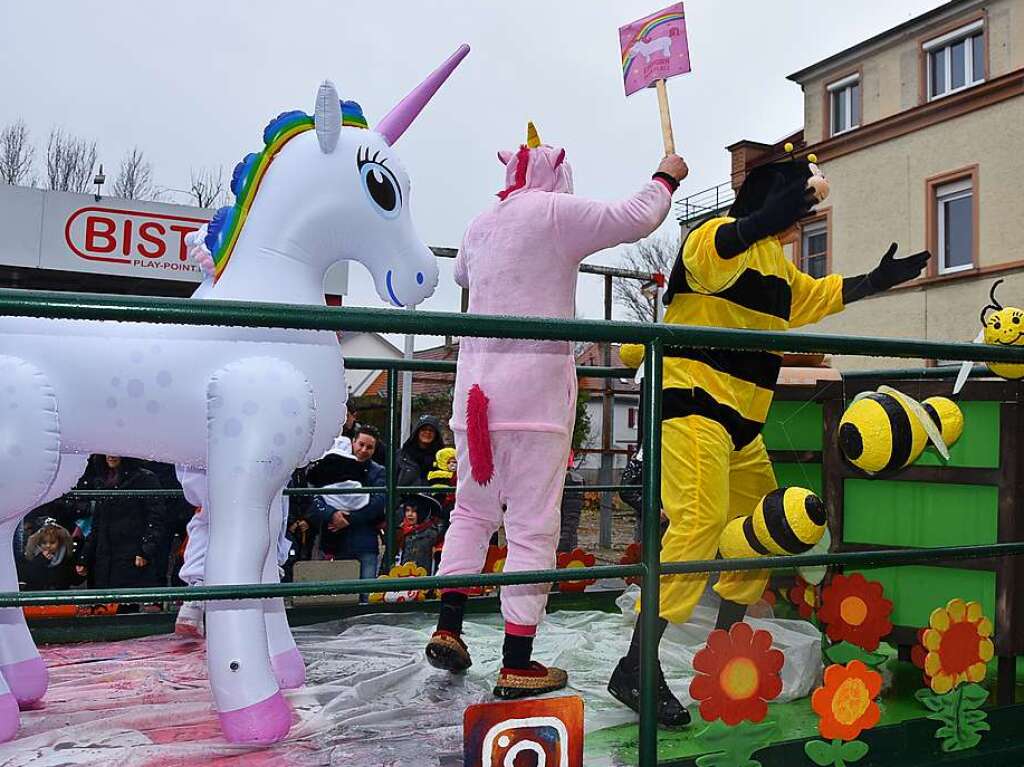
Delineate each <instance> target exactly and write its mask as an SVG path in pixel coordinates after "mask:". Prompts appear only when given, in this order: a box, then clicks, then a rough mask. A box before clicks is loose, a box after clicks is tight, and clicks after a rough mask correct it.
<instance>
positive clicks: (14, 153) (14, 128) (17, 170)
mask: <svg viewBox="0 0 1024 767" xmlns="http://www.w3.org/2000/svg"><path fill="white" fill-rule="evenodd" d="M35 156H36V150H35V149H34V148H33V147H32V144H31V143H30V142H29V138H28V126H26V125H25V121H24V120H18V121H17V122H14V123H11V124H10V125H8V126H7V127H5V128H4V129H3V131H0V181H3V182H4V183H7V184H19V185H22V186H26V185H27V186H35V185H36V180H37V179H36V177H35V175H30V174H32V161H33V160H35Z"/></svg>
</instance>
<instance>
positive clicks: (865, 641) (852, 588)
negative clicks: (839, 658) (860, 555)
mask: <svg viewBox="0 0 1024 767" xmlns="http://www.w3.org/2000/svg"><path fill="white" fill-rule="evenodd" d="M891 614H892V602H890V601H889V600H888V599H886V598H885V597H884V596H882V584H881V583H878V582H877V581H869V580H866V579H865V578H864V576H863V575H861V574H860V573H854V574H853V575H848V576H847V575H836V576H834V577H833V578H832V583H830V584H829V585H828V586H826V587H825V590H824V591H823V592H822V595H821V608H820V609H819V610H818V619H819V620H821V622H822V623H824V624H825V632H826V633H827V634H828V638H829V639H831V640H832V641H833V642H844V641H845V642H849V643H851V644H855V645H857V646H858V647H860V648H862V649H864V650H867V651H868V652H874V651H875V650H877V649H878V643H879V642H880V641H881V640H882V637H884V636H886V635H887V634H888V633H889V632H890V631H892V623H890V622H889V616H890V615H891Z"/></svg>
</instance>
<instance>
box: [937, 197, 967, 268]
mask: <svg viewBox="0 0 1024 767" xmlns="http://www.w3.org/2000/svg"><path fill="white" fill-rule="evenodd" d="M935 227H936V229H935V243H936V246H937V249H938V254H937V255H938V258H937V266H938V270H939V274H949V273H951V272H959V271H962V270H964V269H970V268H971V267H972V266H974V184H973V180H972V179H971V178H964V179H960V180H958V181H953V182H951V183H948V184H942V185H941V186H936V187H935Z"/></svg>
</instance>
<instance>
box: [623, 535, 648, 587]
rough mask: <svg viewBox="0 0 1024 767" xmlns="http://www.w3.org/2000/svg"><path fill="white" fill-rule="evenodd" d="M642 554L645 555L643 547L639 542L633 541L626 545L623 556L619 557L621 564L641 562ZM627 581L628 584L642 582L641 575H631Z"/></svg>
mask: <svg viewBox="0 0 1024 767" xmlns="http://www.w3.org/2000/svg"><path fill="white" fill-rule="evenodd" d="M641 556H643V547H642V546H641V545H640V544H639V543H636V542H633V543H631V544H629V545H628V546H627V547H626V550H625V552H623V554H622V557H621V558H620V559H619V564H620V565H636V564H639V563H640V561H641V560H640V558H641ZM626 583H628V584H634V583H640V576H639V575H631V576H630V577H629V578H626Z"/></svg>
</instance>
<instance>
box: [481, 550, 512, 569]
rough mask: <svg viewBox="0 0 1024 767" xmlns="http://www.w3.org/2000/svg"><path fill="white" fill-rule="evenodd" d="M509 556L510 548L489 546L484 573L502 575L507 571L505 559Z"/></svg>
mask: <svg viewBox="0 0 1024 767" xmlns="http://www.w3.org/2000/svg"><path fill="white" fill-rule="evenodd" d="M507 556H508V546H488V547H487V558H486V559H485V560H484V570H483V571H484V572H485V573H500V572H501V571H502V570H503V569H505V557H507Z"/></svg>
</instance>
